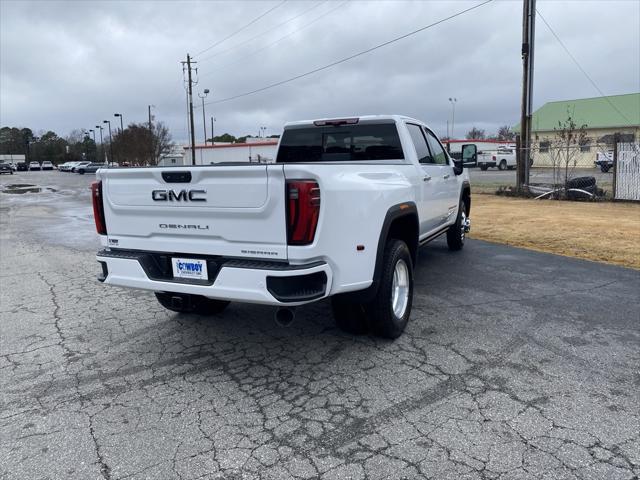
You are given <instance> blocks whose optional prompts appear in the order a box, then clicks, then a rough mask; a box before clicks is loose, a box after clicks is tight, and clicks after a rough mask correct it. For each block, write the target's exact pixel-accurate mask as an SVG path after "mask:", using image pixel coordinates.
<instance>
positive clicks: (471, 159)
mask: <svg viewBox="0 0 640 480" xmlns="http://www.w3.org/2000/svg"><path fill="white" fill-rule="evenodd" d="M462 163H463V164H464V165H472V166H475V165H477V163H478V147H477V146H476V145H475V144H473V143H465V144H464V145H462Z"/></svg>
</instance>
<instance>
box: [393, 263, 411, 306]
mask: <svg viewBox="0 0 640 480" xmlns="http://www.w3.org/2000/svg"><path fill="white" fill-rule="evenodd" d="M408 304H409V267H407V264H406V262H405V261H404V260H398V262H397V263H396V267H395V268H394V270H393V285H392V286H391V308H392V309H393V313H394V315H395V316H396V317H398V318H402V317H403V316H404V314H405V312H406V310H407V305H408Z"/></svg>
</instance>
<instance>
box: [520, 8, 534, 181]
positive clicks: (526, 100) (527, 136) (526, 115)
mask: <svg viewBox="0 0 640 480" xmlns="http://www.w3.org/2000/svg"><path fill="white" fill-rule="evenodd" d="M535 36H536V0H524V1H523V7H522V105H521V112H520V157H519V159H520V161H519V162H518V178H517V181H518V183H517V185H518V191H522V187H523V186H524V185H529V166H530V165H529V162H530V159H531V116H532V114H533V51H534V45H535Z"/></svg>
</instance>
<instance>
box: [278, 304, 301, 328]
mask: <svg viewBox="0 0 640 480" xmlns="http://www.w3.org/2000/svg"><path fill="white" fill-rule="evenodd" d="M274 318H275V321H276V323H277V324H278V325H280V326H281V327H288V326H289V325H291V324H292V323H293V321H294V320H295V318H296V310H295V309H294V308H286V307H284V308H278V309H277V310H276V313H275V315H274Z"/></svg>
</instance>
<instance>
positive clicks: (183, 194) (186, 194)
mask: <svg viewBox="0 0 640 480" xmlns="http://www.w3.org/2000/svg"><path fill="white" fill-rule="evenodd" d="M206 193H207V191H206V190H180V191H179V192H177V193H176V191H175V190H154V191H152V192H151V198H153V200H154V201H156V202H174V201H175V202H180V201H182V202H206V201H207V199H206V198H203V197H202V196H197V195H206Z"/></svg>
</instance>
